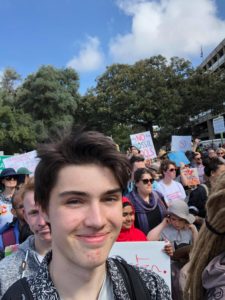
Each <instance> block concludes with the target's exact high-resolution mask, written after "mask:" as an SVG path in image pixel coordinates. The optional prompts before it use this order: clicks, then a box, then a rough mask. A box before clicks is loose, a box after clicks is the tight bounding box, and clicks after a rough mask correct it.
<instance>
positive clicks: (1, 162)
mask: <svg viewBox="0 0 225 300" xmlns="http://www.w3.org/2000/svg"><path fill="white" fill-rule="evenodd" d="M10 156H11V155H1V156H0V172H1V171H2V170H3V169H5V165H4V158H7V157H10Z"/></svg>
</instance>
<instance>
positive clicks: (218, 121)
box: [213, 116, 225, 134]
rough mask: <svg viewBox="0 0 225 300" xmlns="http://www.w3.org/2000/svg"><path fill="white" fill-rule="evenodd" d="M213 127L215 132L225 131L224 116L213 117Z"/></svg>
mask: <svg viewBox="0 0 225 300" xmlns="http://www.w3.org/2000/svg"><path fill="white" fill-rule="evenodd" d="M213 129H214V133H215V134H217V133H223V132H225V125H224V117H223V116H221V117H218V118H215V119H213Z"/></svg>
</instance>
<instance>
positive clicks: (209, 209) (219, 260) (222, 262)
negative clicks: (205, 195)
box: [185, 173, 225, 300]
mask: <svg viewBox="0 0 225 300" xmlns="http://www.w3.org/2000/svg"><path fill="white" fill-rule="evenodd" d="M206 215H207V217H206V220H205V223H204V224H203V225H202V227H201V230H200V232H199V239H198V241H197V243H196V244H195V246H194V248H193V251H192V252H191V258H190V266H189V268H188V278H187V284H186V288H185V296H186V297H185V299H191V300H203V299H204V300H205V299H208V300H209V299H210V300H212V299H225V280H224V278H225V275H224V274H225V218H224V216H225V173H223V174H221V175H220V177H219V178H218V179H217V181H216V183H215V184H214V186H213V188H212V192H211V194H210V196H209V199H208V201H207V203H206Z"/></svg>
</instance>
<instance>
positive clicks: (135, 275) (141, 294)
mask: <svg viewBox="0 0 225 300" xmlns="http://www.w3.org/2000/svg"><path fill="white" fill-rule="evenodd" d="M113 261H114V263H115V264H116V266H117V268H118V270H119V272H120V274H121V276H122V277H123V280H124V283H125V286H126V289H127V292H128V294H129V297H130V299H131V300H140V299H141V300H148V299H150V292H149V290H148V289H147V287H146V285H145V283H144V282H143V280H142V278H141V276H140V274H139V272H138V270H136V269H135V268H134V267H133V266H132V265H129V264H128V263H127V262H126V261H125V260H124V259H122V258H119V259H118V258H113Z"/></svg>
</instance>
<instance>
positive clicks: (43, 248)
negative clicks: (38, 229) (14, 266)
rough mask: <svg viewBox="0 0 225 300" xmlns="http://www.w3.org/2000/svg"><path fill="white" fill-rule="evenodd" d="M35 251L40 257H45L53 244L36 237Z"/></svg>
mask: <svg viewBox="0 0 225 300" xmlns="http://www.w3.org/2000/svg"><path fill="white" fill-rule="evenodd" d="M34 245H35V250H36V252H37V253H38V254H39V255H42V256H45V254H46V253H47V252H48V251H49V250H50V249H51V242H50V241H44V240H41V239H39V238H38V237H37V236H34Z"/></svg>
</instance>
